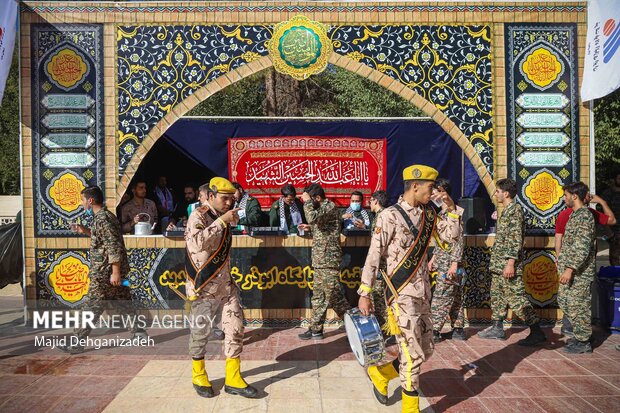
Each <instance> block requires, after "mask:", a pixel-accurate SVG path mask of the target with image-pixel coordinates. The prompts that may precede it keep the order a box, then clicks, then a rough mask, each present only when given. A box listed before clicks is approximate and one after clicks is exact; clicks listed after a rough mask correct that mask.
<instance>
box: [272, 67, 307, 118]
mask: <svg viewBox="0 0 620 413" xmlns="http://www.w3.org/2000/svg"><path fill="white" fill-rule="evenodd" d="M301 98H302V94H301V87H300V85H299V82H298V81H297V80H295V79H293V78H292V77H290V76H288V75H284V74H281V73H278V72H276V71H275V70H274V69H273V68H272V69H270V70H269V72H268V73H267V74H266V76H265V105H264V110H263V112H264V113H265V116H302V115H303V113H302V110H301Z"/></svg>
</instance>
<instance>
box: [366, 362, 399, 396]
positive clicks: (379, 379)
mask: <svg viewBox="0 0 620 413" xmlns="http://www.w3.org/2000/svg"><path fill="white" fill-rule="evenodd" d="M367 372H368V377H370V381H372V385H373V389H372V390H373V393H374V394H375V397H376V398H377V401H378V402H379V403H381V404H387V402H388V384H389V382H390V380H392V379H395V378H396V377H398V371H397V370H396V367H395V366H394V363H388V364H384V365H382V366H370V367H368V370H367Z"/></svg>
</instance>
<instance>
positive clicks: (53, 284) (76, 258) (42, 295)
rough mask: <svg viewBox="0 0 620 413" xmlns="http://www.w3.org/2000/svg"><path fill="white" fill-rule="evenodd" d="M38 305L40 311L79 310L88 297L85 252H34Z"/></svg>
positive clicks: (88, 283)
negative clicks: (54, 308)
mask: <svg viewBox="0 0 620 413" xmlns="http://www.w3.org/2000/svg"><path fill="white" fill-rule="evenodd" d="M35 257H36V286H37V288H36V289H37V293H36V294H37V301H38V304H37V305H39V306H41V307H57V306H67V307H71V308H74V307H78V306H79V305H80V304H82V303H83V302H84V300H85V298H86V294H87V293H88V289H89V285H90V279H89V277H88V250H72V251H69V250H41V249H38V250H36V251H35Z"/></svg>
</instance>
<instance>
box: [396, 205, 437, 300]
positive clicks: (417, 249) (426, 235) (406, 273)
mask: <svg viewBox="0 0 620 413" xmlns="http://www.w3.org/2000/svg"><path fill="white" fill-rule="evenodd" d="M394 207H395V208H396V210H397V211H398V212H400V214H401V215H402V217H403V219H404V220H405V223H406V224H407V227H409V230H410V231H411V233H412V234H413V236H414V238H415V240H414V242H413V244H412V245H411V246H410V247H409V249H408V250H407V253H406V254H405V256H404V257H403V259H402V260H401V261H400V263H399V264H398V265H397V266H396V269H395V270H394V272H393V273H392V275H391V276H390V277H389V278H390V281H391V282H392V284H393V285H394V288H395V289H396V291H397V292H399V293H400V292H401V291H402V289H403V288H405V287H406V286H407V284H408V283H409V281H411V279H412V278H413V277H414V276H415V274H416V272H417V271H418V268H419V267H420V264H421V263H422V258H424V255H425V254H426V250H427V249H428V244H429V243H430V240H431V238H432V236H433V231H434V230H435V222H436V220H437V214H436V212H435V210H434V209H433V208H431V207H430V206H427V205H423V206H422V218H421V226H420V229H419V230H418V228H416V227H415V225H413V222H412V221H411V218H409V215H408V214H407V212H405V210H404V209H403V208H402V207H401V206H400V205H398V204H396V205H394ZM385 298H386V300H387V304H388V305H390V304H391V303H392V301H394V299H395V298H396V297H394V294H393V293H392V291H391V289H389V288H388V289H387V290H386V291H385Z"/></svg>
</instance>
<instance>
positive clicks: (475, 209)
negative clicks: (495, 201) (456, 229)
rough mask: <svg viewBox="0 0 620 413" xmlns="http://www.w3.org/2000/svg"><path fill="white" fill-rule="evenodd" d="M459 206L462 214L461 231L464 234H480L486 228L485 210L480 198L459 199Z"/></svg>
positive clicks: (482, 200)
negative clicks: (462, 210)
mask: <svg viewBox="0 0 620 413" xmlns="http://www.w3.org/2000/svg"><path fill="white" fill-rule="evenodd" d="M459 206H460V207H461V208H463V209H464V210H465V211H464V212H463V230H464V233H465V234H468V235H473V234H481V233H483V232H484V230H485V228H486V226H487V222H486V221H487V220H486V210H485V206H484V199H482V198H461V200H460V201H459Z"/></svg>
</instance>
